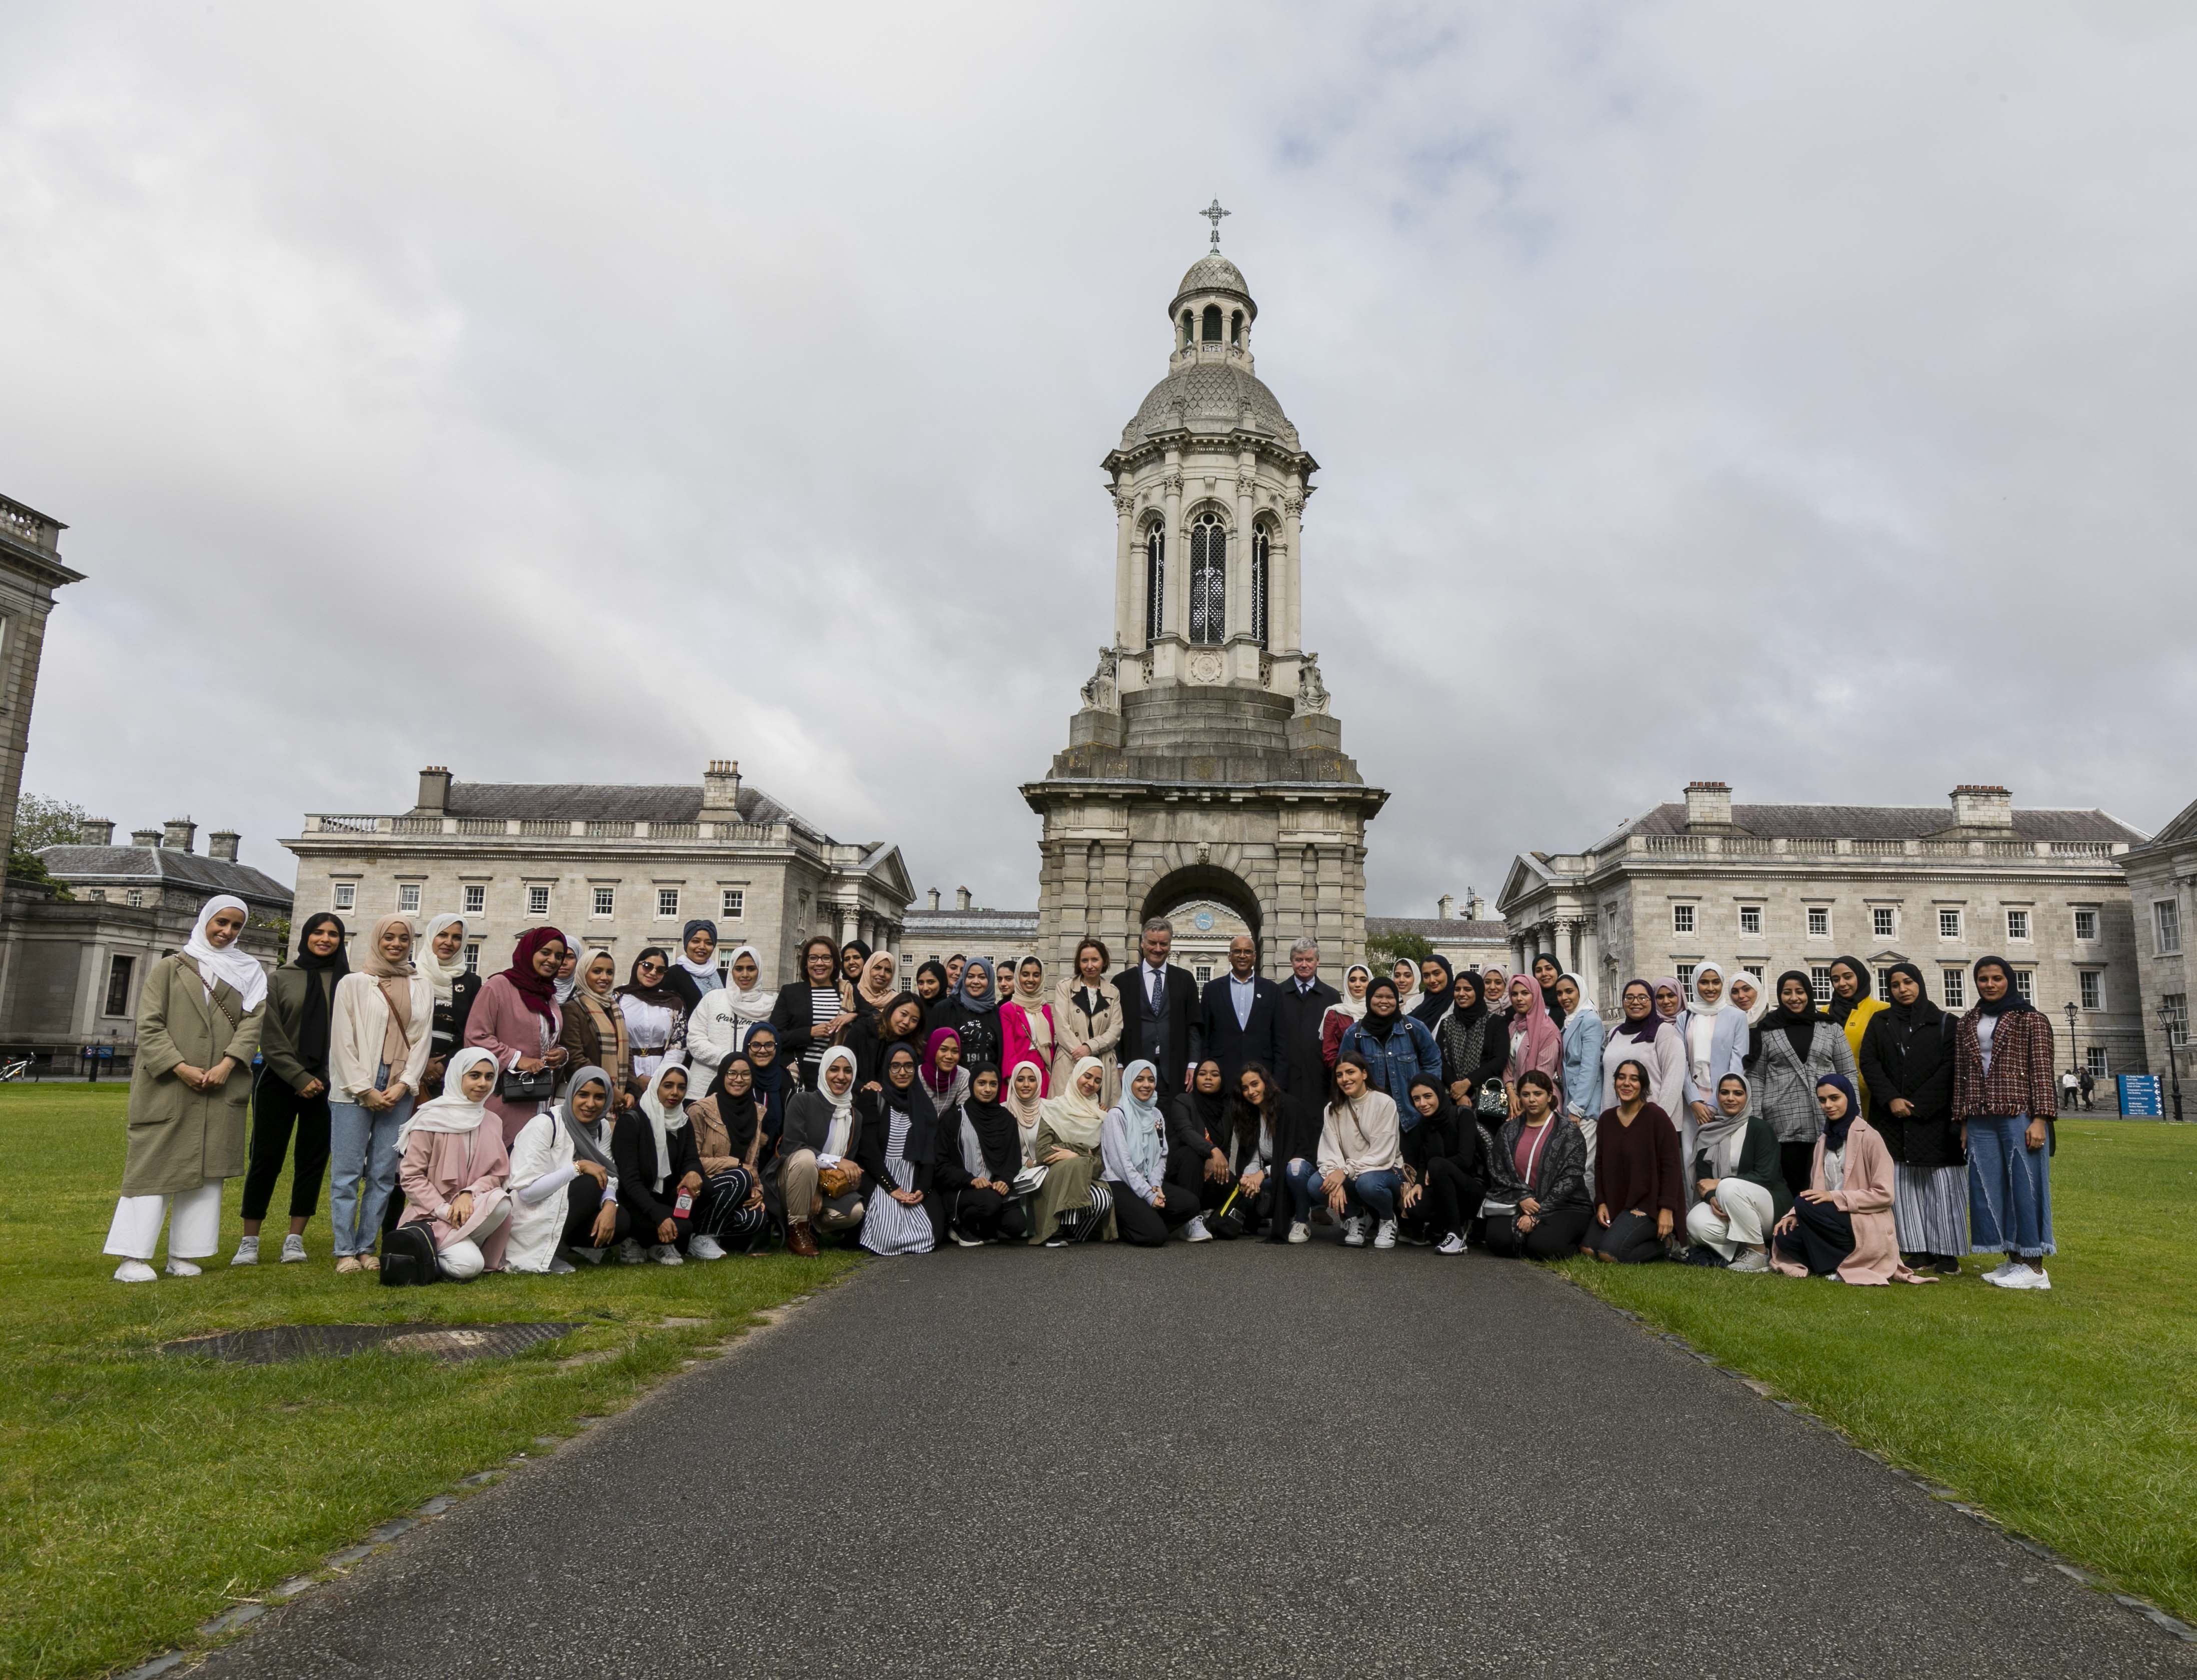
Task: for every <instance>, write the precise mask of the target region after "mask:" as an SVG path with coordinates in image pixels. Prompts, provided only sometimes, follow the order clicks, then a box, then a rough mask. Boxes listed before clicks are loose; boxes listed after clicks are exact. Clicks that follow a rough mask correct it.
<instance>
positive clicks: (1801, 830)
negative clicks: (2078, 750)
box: [1593, 800, 2144, 851]
mask: <svg viewBox="0 0 2197 1680" xmlns="http://www.w3.org/2000/svg"><path fill="white" fill-rule="evenodd" d="M1731 822H1732V827H1733V829H1734V830H1736V831H1738V832H1740V833H1742V834H1753V835H1758V836H1759V837H1763V838H1765V839H1771V838H1775V837H1778V836H1783V837H1785V838H1787V839H1801V838H1806V837H1827V838H1835V839H1846V840H1928V839H1933V838H1936V837H1939V836H1943V835H1946V834H1949V833H1952V832H1955V830H1954V827H1953V812H1952V808H1951V806H1950V805H1735V806H1733V807H1732V808H1731ZM1685 832H1686V807H1685V803H1684V801H1683V800H1681V801H1676V802H1672V803H1669V804H1665V805H1658V806H1656V807H1655V808H1654V809H1653V810H1651V811H1649V813H1648V814H1646V815H1645V816H1642V817H1636V818H1635V819H1634V820H1632V821H1631V822H1629V823H1626V824H1625V825H1624V826H1622V827H1620V829H1618V831H1616V832H1615V833H1614V834H1612V835H1610V836H1609V837H1608V838H1607V839H1604V840H1600V841H1597V843H1595V845H1594V847H1593V849H1594V850H1596V851H1600V850H1602V849H1603V848H1604V847H1606V846H1610V845H1614V844H1615V843H1617V842H1619V841H1620V840H1622V839H1623V838H1625V837H1626V836H1627V835H1631V834H1641V835H1671V834H1684V833H1685ZM1965 832H1968V833H1970V834H1973V833H1974V832H1976V831H1974V830H1968V831H1965ZM2006 834H2007V837H2008V838H2009V839H2013V840H2047V841H2054V840H2056V841H2061V842H2068V841H2108V842H2110V841H2120V842H2122V843H2125V844H2128V845H2131V846H2136V845H2141V844H2142V843H2143V839H2144V837H2143V835H2142V832H2141V831H2138V830H2136V829H2133V828H2130V826H2128V825H2127V824H2126V823H2125V822H2123V821H2121V820H2120V819H2119V818H2118V817H2113V816H2108V815H2107V814H2106V813H2105V812H2103V811H2096V810H2093V811H2055V810H2041V809H2036V808H2029V809H2025V808H2022V807H2020V806H2016V807H2015V808H2014V827H2013V828H2012V830H2010V831H2006Z"/></svg>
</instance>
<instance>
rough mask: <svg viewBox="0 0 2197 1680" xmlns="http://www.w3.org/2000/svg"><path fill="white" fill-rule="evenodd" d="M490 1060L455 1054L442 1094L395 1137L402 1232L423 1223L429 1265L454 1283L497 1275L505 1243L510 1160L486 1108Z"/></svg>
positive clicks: (492, 1074) (492, 1084)
mask: <svg viewBox="0 0 2197 1680" xmlns="http://www.w3.org/2000/svg"><path fill="white" fill-rule="evenodd" d="M495 1089H496V1057H494V1056H492V1055H491V1054H490V1053H489V1052H488V1051H485V1050H461V1051H458V1053H457V1054H456V1055H455V1056H453V1057H450V1061H449V1066H448V1067H447V1068H445V1069H443V1094H442V1095H441V1096H439V1097H438V1098H435V1099H434V1100H433V1101H432V1102H427V1103H422V1104H420V1106H419V1107H418V1108H417V1109H414V1110H413V1113H412V1117H411V1118H410V1119H409V1120H408V1121H405V1122H404V1127H403V1130H402V1131H400V1132H399V1133H397V1182H398V1183H399V1184H401V1185H403V1187H404V1217H403V1219H402V1220H400V1221H399V1222H398V1224H399V1226H400V1228H401V1227H402V1226H403V1225H426V1227H427V1234H428V1235H429V1236H430V1237H433V1238H434V1240H435V1265H436V1267H437V1269H438V1270H439V1271H440V1272H442V1274H443V1277H447V1278H449V1279H450V1280H451V1281H452V1282H454V1283H465V1282H467V1281H468V1280H470V1279H472V1278H475V1277H479V1276H480V1275H481V1273H482V1272H501V1271H502V1270H503V1254H504V1248H505V1247H506V1245H507V1244H508V1243H509V1242H510V1241H511V1229H510V1224H509V1221H510V1219H511V1198H510V1196H509V1195H508V1194H507V1191H506V1190H505V1188H504V1187H505V1185H507V1183H508V1182H509V1181H510V1178H511V1157H510V1156H508V1155H507V1154H506V1153H505V1151H504V1147H503V1128H502V1127H501V1125H499V1124H496V1123H494V1122H491V1123H490V1124H489V1125H486V1126H484V1125H483V1124H482V1123H481V1122H482V1121H484V1120H486V1119H487V1118H488V1109H487V1108H486V1107H485V1106H484V1105H485V1104H486V1102H487V1100H488V1097H489V1094H490V1092H493V1091H494V1090H495Z"/></svg>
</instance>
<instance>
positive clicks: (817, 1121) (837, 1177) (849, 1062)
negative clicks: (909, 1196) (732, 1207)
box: [778, 1045, 868, 1257]
mask: <svg viewBox="0 0 2197 1680" xmlns="http://www.w3.org/2000/svg"><path fill="white" fill-rule="evenodd" d="M816 1084H817V1088H816V1089H815V1090H814V1091H803V1092H797V1094H796V1095H795V1096H794V1098H793V1099H792V1101H791V1102H790V1103H788V1104H786V1105H785V1131H784V1133H782V1134H781V1135H780V1138H779V1140H778V1194H779V1205H780V1208H783V1209H784V1211H785V1248H786V1252H787V1253H788V1254H799V1255H803V1256H804V1257H807V1256H813V1255H814V1254H815V1253H816V1227H818V1226H821V1227H822V1228H823V1229H824V1230H826V1231H833V1232H837V1231H857V1230H860V1229H861V1224H862V1219H863V1216H864V1214H866V1213H867V1211H868V1210H867V1208H866V1207H865V1206H864V1203H863V1199H862V1198H863V1196H864V1194H865V1192H866V1190H867V1186H866V1185H864V1184H863V1182H862V1169H861V1166H860V1165H859V1164H858V1163H857V1162H856V1160H855V1156H857V1155H859V1154H860V1153H861V1124H862V1122H861V1117H860V1116H859V1115H856V1113H855V1052H854V1051H851V1050H849V1049H848V1048H847V1047H846V1046H843V1045H838V1046H833V1047H832V1049H830V1050H827V1051H825V1052H824V1059H823V1060H822V1062H820V1063H819V1064H818V1065H817V1069H816Z"/></svg>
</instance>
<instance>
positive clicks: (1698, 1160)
mask: <svg viewBox="0 0 2197 1680" xmlns="http://www.w3.org/2000/svg"><path fill="white" fill-rule="evenodd" d="M1740 1012H1741V1011H1738V1010H1737V1009H1734V1010H1733V1011H1731V1013H1733V1014H1735V1015H1737V1014H1739V1013H1740ZM1712 1089H1713V1090H1714V1091H1715V1092H1716V1098H1717V1101H1716V1109H1715V1112H1714V1113H1713V1115H1711V1116H1710V1117H1709V1118H1708V1119H1707V1120H1705V1121H1702V1122H1701V1128H1700V1131H1699V1132H1698V1133H1697V1134H1696V1138H1695V1144H1694V1147H1695V1153H1694V1154H1693V1155H1692V1156H1690V1157H1689V1158H1688V1161H1687V1165H1686V1184H1687V1188H1688V1189H1689V1190H1690V1191H1691V1193H1692V1196H1693V1198H1694V1205H1693V1208H1692V1211H1691V1212H1690V1213H1689V1214H1687V1215H1686V1234H1687V1235H1688V1236H1689V1237H1692V1238H1693V1239H1694V1241H1695V1242H1696V1243H1699V1244H1701V1247H1703V1248H1707V1249H1709V1250H1710V1251H1712V1252H1713V1254H1716V1255H1717V1257H1718V1258H1719V1259H1720V1260H1724V1261H1725V1262H1726V1263H1727V1264H1729V1265H1730V1267H1731V1269H1732V1270H1733V1271H1734V1272H1767V1271H1769V1270H1770V1250H1769V1247H1768V1244H1769V1242H1770V1229H1771V1226H1772V1225H1776V1224H1777V1221H1778V1220H1779V1219H1783V1218H1784V1217H1785V1210H1786V1209H1787V1208H1790V1207H1791V1206H1792V1205H1793V1197H1792V1194H1791V1192H1790V1191H1788V1190H1787V1189H1786V1187H1785V1173H1784V1167H1783V1164H1782V1162H1780V1160H1779V1157H1778V1151H1777V1133H1775V1132H1773V1131H1772V1130H1771V1127H1770V1122H1769V1121H1766V1120H1765V1119H1764V1118H1763V1117H1762V1116H1761V1115H1759V1114H1757V1113H1756V1112H1755V1111H1754V1086H1752V1085H1751V1084H1750V1083H1749V1082H1748V1077H1747V1075H1745V1074H1742V1073H1729V1074H1725V1075H1721V1076H1720V1077H1719V1079H1718V1080H1717V1082H1716V1084H1715V1085H1714V1086H1713V1087H1712Z"/></svg>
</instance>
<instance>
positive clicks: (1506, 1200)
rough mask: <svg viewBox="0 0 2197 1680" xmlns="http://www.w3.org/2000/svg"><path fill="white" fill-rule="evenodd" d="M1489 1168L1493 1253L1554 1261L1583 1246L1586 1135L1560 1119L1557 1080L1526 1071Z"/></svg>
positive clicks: (1487, 1205)
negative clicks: (1511, 1113) (1581, 1238)
mask: <svg viewBox="0 0 2197 1680" xmlns="http://www.w3.org/2000/svg"><path fill="white" fill-rule="evenodd" d="M1487 1167H1488V1178H1489V1185H1488V1191H1487V1201H1486V1202H1482V1203H1481V1214H1483V1215H1485V1216H1486V1223H1487V1230H1486V1232H1485V1234H1484V1236H1483V1237H1482V1238H1481V1240H1482V1241H1483V1242H1485V1243H1487V1251H1488V1253H1490V1254H1503V1255H1506V1256H1511V1255H1516V1256H1519V1257H1522V1258H1524V1259H1526V1260H1557V1259H1561V1258H1562V1256H1564V1255H1566V1254H1570V1253H1571V1252H1572V1251H1573V1250H1574V1248H1578V1247H1579V1245H1580V1237H1584V1236H1585V1235H1586V1228H1587V1226H1588V1225H1589V1224H1590V1223H1591V1221H1592V1220H1593V1219H1594V1208H1593V1206H1592V1204H1591V1203H1590V1202H1588V1200H1587V1189H1586V1133H1585V1130H1584V1129H1583V1128H1582V1127H1579V1126H1577V1125H1574V1123H1573V1122H1572V1121H1568V1120H1559V1119H1557V1118H1556V1081H1555V1080H1551V1079H1550V1078H1549V1077H1548V1075H1545V1074H1537V1073H1531V1072H1529V1073H1527V1074H1526V1075H1524V1076H1523V1077H1522V1078H1521V1079H1520V1080H1519V1081H1518V1112H1517V1113H1516V1115H1513V1116H1512V1117H1511V1118H1510V1120H1509V1121H1505V1122H1504V1127H1503V1131H1502V1133H1501V1135H1500V1136H1499V1137H1498V1138H1497V1140H1496V1145H1495V1150H1494V1153H1493V1155H1491V1156H1489V1157H1488V1160H1487Z"/></svg>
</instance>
